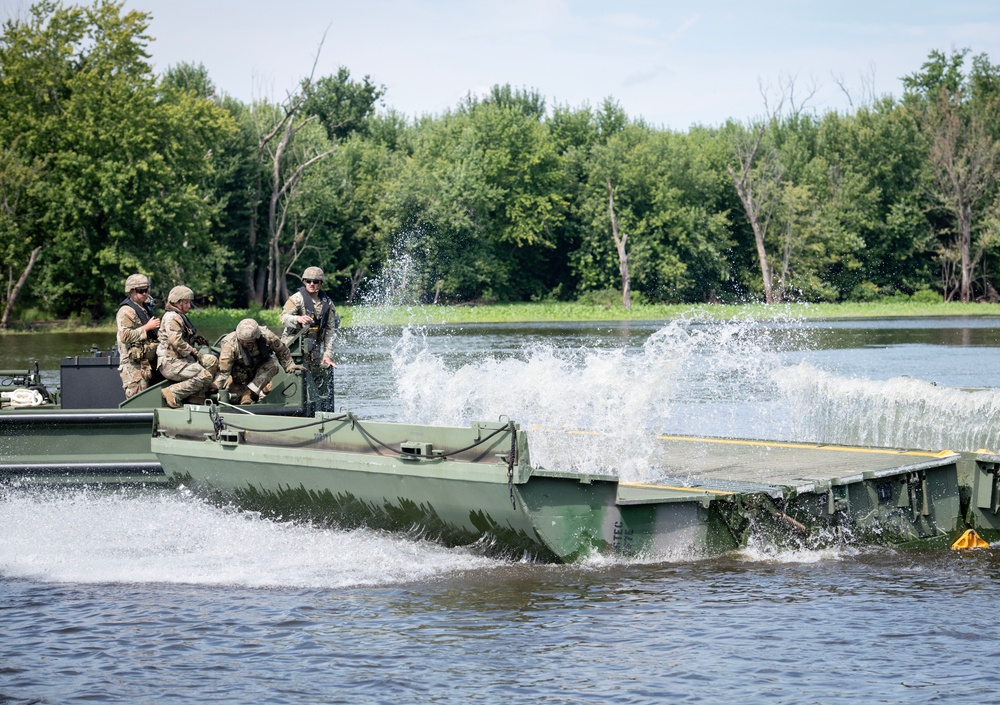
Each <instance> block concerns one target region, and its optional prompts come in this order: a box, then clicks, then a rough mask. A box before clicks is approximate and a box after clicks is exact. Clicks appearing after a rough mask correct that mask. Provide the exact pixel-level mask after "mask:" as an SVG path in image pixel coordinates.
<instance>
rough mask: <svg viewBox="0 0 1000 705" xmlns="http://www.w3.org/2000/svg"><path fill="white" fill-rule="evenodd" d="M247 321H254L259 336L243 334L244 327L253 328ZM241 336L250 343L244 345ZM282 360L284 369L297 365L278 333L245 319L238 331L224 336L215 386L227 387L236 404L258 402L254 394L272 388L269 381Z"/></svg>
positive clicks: (290, 368) (293, 368)
mask: <svg viewBox="0 0 1000 705" xmlns="http://www.w3.org/2000/svg"><path fill="white" fill-rule="evenodd" d="M247 322H249V323H252V324H253V326H252V330H253V332H255V333H257V335H256V337H252V336H251V335H248V334H244V335H241V334H242V333H243V331H244V330H248V329H251V326H248V325H246V324H247ZM241 339H242V340H244V341H245V342H247V343H249V345H247V346H245V345H243V343H241V342H240V341H241ZM275 358H277V359H275ZM279 363H280V365H281V367H282V368H284V370H285V372H292V371H293V370H295V369H296V368H297V367H298V365H296V364H295V362H294V361H293V360H292V353H291V352H289V350H288V346H287V345H285V344H284V343H283V342H281V339H280V338H278V336H276V335H275V334H274V333H272V332H271V331H269V330H268V329H267V328H258V327H257V325H256V322H255V321H253V320H252V319H244V320H243V321H241V322H240V325H239V326H238V327H237V330H236V331H234V332H232V333H230V334H229V335H227V336H226V337H224V338H223V339H222V345H221V348H220V351H219V372H218V374H216V375H215V386H217V387H218V388H219V389H227V390H228V391H229V397H230V399H232V400H233V401H235V402H236V403H239V404H250V403H252V402H253V401H255V399H254V397H255V396H264V394H266V393H267V392H268V391H270V383H271V380H272V379H274V376H275V375H276V374H278V369H279V368H278V365H279Z"/></svg>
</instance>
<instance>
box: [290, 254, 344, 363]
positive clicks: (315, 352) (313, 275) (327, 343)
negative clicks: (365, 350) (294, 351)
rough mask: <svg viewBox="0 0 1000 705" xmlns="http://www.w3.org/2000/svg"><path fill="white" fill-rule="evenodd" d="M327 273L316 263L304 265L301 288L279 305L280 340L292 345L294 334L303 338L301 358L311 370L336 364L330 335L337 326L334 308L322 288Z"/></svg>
mask: <svg viewBox="0 0 1000 705" xmlns="http://www.w3.org/2000/svg"><path fill="white" fill-rule="evenodd" d="M325 281H326V275H324V274H323V270H322V269H320V268H319V267H306V270H305V271H304V272H302V284H303V286H302V288H301V289H299V290H298V291H296V292H295V293H294V294H292V295H291V296H290V297H288V301H286V302H285V305H284V306H283V307H282V309H281V325H282V326H284V330H283V331H282V334H281V340H282V342H283V343H285V345H288V346H291V345H292V341H293V340H295V339H296V338H297V337H301V338H302V342H303V343H304V345H305V349H306V355H305V356H304V359H303V361H304V362H305V364H306V367H307V368H308V369H310V370H318V369H319V368H320V367H321V366H322V367H336V365H335V364H334V363H333V338H334V331H335V330H336V321H337V310H336V309H335V308H334V306H333V301H331V300H330V297H329V296H327V293H326V292H325V291H323V290H322V289H321V288H320V287H322V285H323V283H324V282H325Z"/></svg>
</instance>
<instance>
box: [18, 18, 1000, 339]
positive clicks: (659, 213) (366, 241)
mask: <svg viewBox="0 0 1000 705" xmlns="http://www.w3.org/2000/svg"><path fill="white" fill-rule="evenodd" d="M147 28H148V16H147V15H146V14H145V13H143V12H141V11H126V10H125V9H124V7H123V5H122V4H118V3H114V2H108V1H106V0H97V1H96V2H95V3H94V4H93V5H89V6H74V5H61V4H57V3H54V2H49V1H45V2H41V3H39V4H37V5H35V6H34V7H33V8H32V9H31V10H30V11H25V12H23V13H22V16H21V17H15V18H12V19H10V20H8V21H7V22H6V23H5V24H4V26H3V30H2V34H0V193H2V196H3V197H2V198H0V261H2V264H3V274H4V276H5V279H6V285H5V286H4V287H3V291H0V296H2V305H0V311H2V319H0V327H6V326H7V325H9V324H11V323H13V322H22V323H30V322H32V321H38V320H48V319H66V320H69V321H70V322H71V324H72V325H76V326H85V325H90V324H93V323H94V322H99V321H104V320H108V317H109V316H110V315H111V314H112V313H113V311H114V310H115V308H117V305H118V302H119V301H120V300H121V299H122V298H123V296H124V294H123V292H122V291H121V288H122V282H123V281H124V279H125V277H126V276H127V275H128V274H130V273H132V272H135V271H140V272H144V273H147V274H149V275H151V276H152V279H153V290H154V293H155V294H157V295H158V297H159V298H162V297H164V296H165V294H166V292H167V291H168V290H169V289H170V287H172V286H173V285H175V284H178V283H184V284H186V285H187V286H190V287H191V288H192V289H194V290H195V292H196V293H197V295H198V299H199V303H201V304H202V305H203V307H209V308H203V313H205V314H207V313H208V311H209V310H213V309H242V310H253V311H259V312H260V317H261V318H262V319H264V320H267V321H268V322H270V320H269V318H271V317H275V318H276V315H277V314H276V311H274V307H276V306H280V304H281V302H282V301H283V300H284V299H285V297H287V295H288V293H289V292H290V291H294V290H295V289H296V288H298V286H299V280H298V278H297V275H298V274H299V273H300V272H301V271H302V269H304V267H306V266H310V265H318V266H321V267H322V268H323V269H324V270H325V271H326V272H327V273H328V277H329V281H328V283H327V288H328V289H329V291H330V293H331V295H332V296H333V297H334V298H335V299H336V300H338V301H341V302H347V303H359V302H366V301H368V302H372V301H374V300H376V299H378V300H382V301H389V302H391V303H392V304H393V305H395V306H398V307H399V308H398V309H396V310H398V311H399V314H398V315H399V316H400V317H401V320H402V319H405V317H406V316H409V315H411V314H410V313H409V312H410V311H421V312H423V313H421V314H420V315H424V316H428V317H429V318H428V319H427V320H428V321H429V322H433V321H434V320H441V321H445V320H447V321H448V322H472V321H481V320H506V321H510V322H513V321H520V320H564V318H563V317H565V318H568V319H572V320H579V319H581V318H582V319H586V320H598V319H600V320H611V319H620V318H654V319H657V318H665V317H670V315H672V314H671V312H677V311H685V310H690V309H691V307H692V305H699V310H703V311H706V312H708V313H707V314H706V315H714V313H713V312H722V313H721V314H720V315H723V316H729V315H734V312H736V311H752V312H753V314H752V315H755V316H756V315H764V314H759V313H757V312H758V311H762V310H763V309H760V308H757V307H751V308H749V309H743V308H739V309H734V308H732V305H736V304H741V303H748V302H749V303H754V302H768V303H771V304H773V303H788V302H809V303H812V304H815V306H812V307H811V308H809V309H808V310H811V311H813V312H816V311H823V310H824V308H823V305H824V304H830V303H835V304H840V305H841V306H840V307H839V308H836V309H833V310H838V311H841V312H844V311H848V310H854V311H859V312H863V311H866V310H883V311H894V310H899V309H898V307H903V308H905V307H906V306H909V305H910V303H912V302H913V300H914V297H915V299H916V302H917V303H919V304H920V305H921V306H925V307H928V309H927V310H933V311H936V310H938V308H937V307H939V306H940V307H941V310H944V309H945V308H949V307H947V306H945V305H944V303H943V302H945V301H949V302H950V301H962V302H971V301H977V300H978V301H986V302H993V301H997V300H998V299H1000V295H998V294H997V291H996V288H995V285H994V284H993V282H994V281H995V279H996V277H997V274H998V272H997V267H998V265H1000V189H998V179H997V176H998V173H1000V109H998V106H1000V102H998V101H1000V66H996V65H993V64H992V63H991V61H990V59H989V57H987V56H986V55H983V54H978V55H974V54H972V52H971V51H970V50H966V49H958V50H954V49H953V50H951V52H950V53H947V54H946V53H942V52H940V51H937V50H934V49H930V50H929V54H928V58H927V60H926V62H925V63H924V64H923V65H922V66H919V67H916V66H915V67H914V72H913V73H912V74H911V75H909V76H907V77H906V78H905V79H904V87H905V92H904V94H903V95H902V96H899V97H896V96H891V95H874V94H872V93H870V92H869V93H866V92H865V91H864V90H862V91H861V92H860V93H859V94H858V95H855V96H853V98H854V105H855V106H856V107H855V108H854V109H853V110H851V111H849V112H823V113H820V112H818V111H816V110H814V109H812V108H811V106H809V105H808V102H807V101H806V102H796V101H795V100H794V99H793V96H796V95H802V94H803V93H805V94H808V91H804V92H803V91H802V90H801V88H802V87H801V86H800V87H799V88H800V90H799V91H795V90H794V89H795V88H796V87H795V86H794V84H793V83H792V82H791V81H787V82H785V84H784V85H781V86H780V87H778V88H777V89H776V90H775V91H774V93H772V94H770V95H767V96H764V98H766V99H767V100H766V101H762V104H763V108H762V114H761V115H760V116H758V117H756V118H754V119H751V120H749V121H746V122H743V121H739V120H735V119H734V120H730V121H728V122H726V123H725V124H723V125H716V126H705V125H693V126H691V127H690V128H689V129H687V130H685V131H676V130H672V129H666V128H662V127H658V126H654V125H649V124H648V123H646V122H645V121H644V120H643V119H642V118H641V117H637V116H630V115H628V113H627V111H626V109H625V108H624V107H623V106H621V105H620V104H619V103H618V102H617V101H615V100H614V98H613V97H608V98H606V99H604V100H602V101H601V102H600V103H599V104H597V105H580V106H570V105H548V104H547V102H546V100H545V98H544V97H543V96H541V95H539V94H538V93H537V92H536V91H533V90H530V89H514V88H511V87H510V86H495V87H494V88H493V89H492V90H491V91H490V92H489V93H488V94H487V95H481V96H477V95H472V94H470V95H469V96H468V97H467V98H466V99H465V100H463V101H461V102H460V103H459V104H458V105H457V106H454V107H443V111H442V112H441V113H440V114H438V115H425V116H421V117H419V118H410V117H407V116H404V115H401V114H399V113H398V112H396V111H395V110H393V109H392V107H391V94H390V93H389V92H388V90H387V89H386V88H385V87H384V86H382V85H380V84H378V82H377V78H375V79H373V78H371V77H369V76H365V77H364V78H363V79H360V80H358V79H356V78H353V77H352V76H351V74H350V73H349V71H348V70H347V69H346V68H342V69H340V70H339V71H338V72H337V73H336V74H334V75H329V76H312V75H309V76H305V77H304V78H303V79H302V81H301V83H300V84H299V85H298V86H294V87H290V89H289V92H288V97H287V99H286V100H285V101H283V102H274V101H271V100H267V99H260V100H256V101H253V102H250V103H244V102H241V101H239V100H236V99H235V98H233V97H231V96H229V95H227V94H226V92H225V87H224V86H216V85H214V84H213V82H212V80H211V77H210V76H209V75H208V73H207V71H206V70H205V69H204V67H202V66H198V65H192V64H180V65H176V66H172V67H169V68H168V69H167V70H166V71H165V72H164V73H163V74H162V75H155V74H154V73H153V71H152V69H151V67H150V64H149V61H148V58H149V57H148V54H147V48H148V46H149V44H150V42H152V41H153V38H152V37H150V36H149V35H148V34H147ZM317 43H319V38H317ZM845 90H846V87H845ZM609 290H614V291H617V294H616V295H615V296H614V297H613V300H612V301H605V300H602V298H603V297H605V294H606V292H607V291H609ZM379 297H381V298H379ZM935 300H937V301H941V302H942V303H941V304H936V303H932V302H933V301H935ZM482 302H487V303H490V304H492V305H489V306H472V305H468V306H466V305H454V304H471V303H482ZM879 302H883V303H879ZM904 302H906V303H904ZM432 303H437V304H445V303H446V304H453V305H450V306H428V305H427V304H432ZM418 304H419V305H420V306H418V307H416V308H414V306H417V305H418ZM847 304H850V305H849V306H848V305H847ZM885 307H888V308H885ZM368 308H369V309H370V308H371V307H368ZM990 308H991V307H990ZM342 309H343V311H344V312H345V315H348V314H350V315H353V313H354V311H355V310H356V309H354V308H351V307H342ZM383 310H386V309H383ZM949 310H954V309H950V308H949ZM962 310H963V311H965V310H966V309H964V308H963V309H962ZM969 310H971V309H969ZM977 310H979V309H977ZM834 315H837V314H834ZM840 315H843V313H841V314H840ZM883 315H907V314H897V313H884V314H883ZM926 315H944V314H938V313H928V314H926ZM961 315H965V314H964V313H963V314H961ZM537 316H543V318H541V319H539V318H537Z"/></svg>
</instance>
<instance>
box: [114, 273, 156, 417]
mask: <svg viewBox="0 0 1000 705" xmlns="http://www.w3.org/2000/svg"><path fill="white" fill-rule="evenodd" d="M135 290H144V291H145V292H148V291H149V277H147V276H146V275H145V274H132V275H130V276H129V277H128V279H126V280H125V293H126V294H128V295H129V296H128V298H126V299H125V300H124V301H122V302H121V304H120V305H119V308H118V313H117V315H116V316H115V322H116V323H117V324H118V336H117V339H118V358H119V360H120V363H119V365H118V373H119V374H120V375H121V378H122V388H124V390H125V398H126V399H131V398H132V397H134V396H135V395H136V394H138V393H139V392H141V391H143V390H145V389H146V388H148V387H149V385H150V382H151V381H152V379H153V376H154V374H155V370H154V369H153V368H154V367H155V365H156V340H153V339H151V336H152V335H153V334H152V332H150V333H147V332H146V330H145V329H144V328H143V326H144V325H146V323H147V322H149V321H150V320H151V319H153V318H155V317H156V314H155V313H153V306H152V299H149V298H146V297H142V298H141V299H140V298H137V297H136V296H133V292H134V291H135ZM140 301H141V303H140Z"/></svg>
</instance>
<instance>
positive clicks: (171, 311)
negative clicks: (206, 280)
mask: <svg viewBox="0 0 1000 705" xmlns="http://www.w3.org/2000/svg"><path fill="white" fill-rule="evenodd" d="M193 300H194V292H193V291H191V290H190V289H189V288H187V287H186V286H175V287H174V288H173V289H171V290H170V294H169V295H168V296H167V310H166V311H165V312H164V314H163V320H162V321H161V322H160V333H159V345H158V346H157V348H156V357H157V359H158V363H157V365H158V367H159V370H160V374H162V375H163V376H164V377H166V378H167V379H169V380H171V381H172V382H176V384H172V385H170V386H169V387H164V388H163V390H162V391H161V393H162V394H163V398H164V399H165V400H166V402H167V406H169V407H170V408H171V409H177V408H179V407H180V406H181V404H183V403H184V400H185V399H187V398H188V397H193V399H192V401H204V395H205V394H206V393H208V391H209V390H210V389H211V387H212V382H213V380H214V377H215V373H216V372H218V371H219V358H217V357H216V356H215V355H202V354H201V353H199V352H198V348H197V347H196V346H198V345H202V344H205V343H206V342H207V341H205V339H204V338H202V337H201V336H199V335H198V331H197V330H195V327H194V326H193V325H192V324H191V321H190V320H188V317H187V313H188V311H190V310H191V305H192V303H193Z"/></svg>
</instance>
